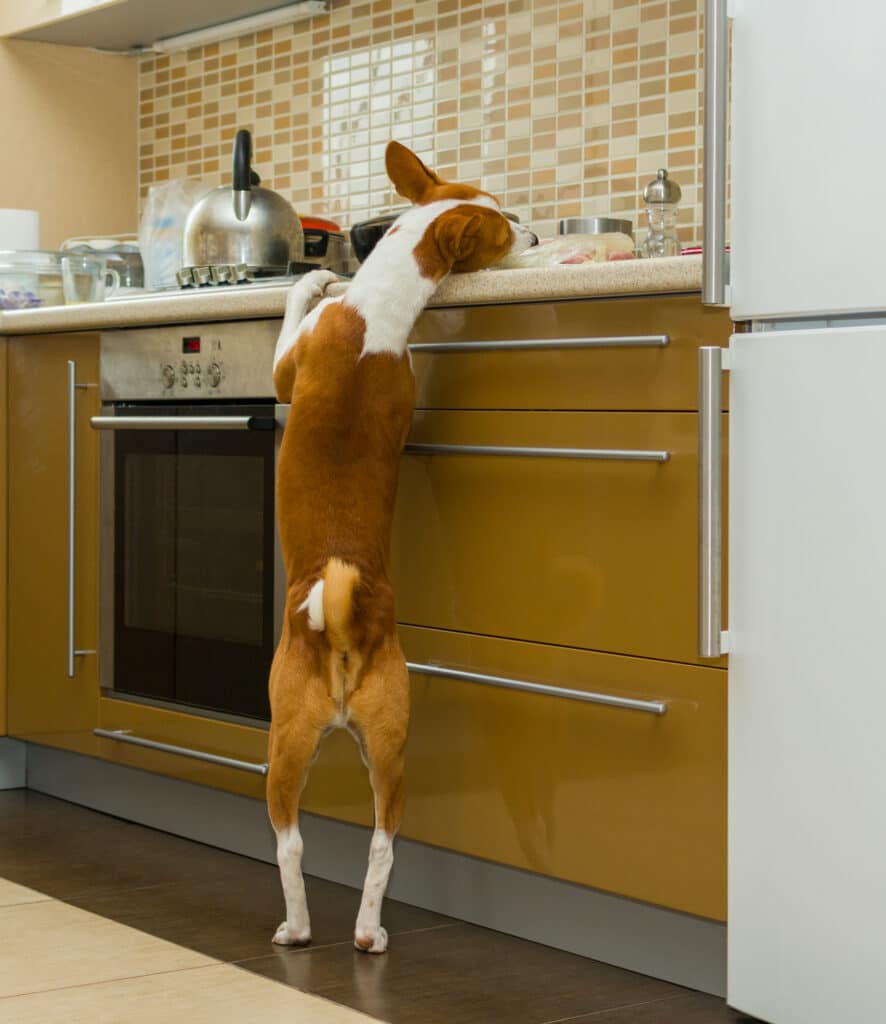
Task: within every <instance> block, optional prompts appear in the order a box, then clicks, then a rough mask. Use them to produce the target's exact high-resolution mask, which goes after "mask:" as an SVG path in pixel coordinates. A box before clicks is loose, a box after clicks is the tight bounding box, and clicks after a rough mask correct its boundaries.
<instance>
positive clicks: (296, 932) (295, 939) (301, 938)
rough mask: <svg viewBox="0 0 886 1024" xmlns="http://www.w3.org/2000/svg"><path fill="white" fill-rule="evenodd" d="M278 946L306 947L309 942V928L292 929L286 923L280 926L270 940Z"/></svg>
mask: <svg viewBox="0 0 886 1024" xmlns="http://www.w3.org/2000/svg"><path fill="white" fill-rule="evenodd" d="M271 941H272V942H276V943H277V945H278V946H307V944H308V943H309V942H310V941H311V928H310V926H308V927H306V928H292V927H290V925H289V924H287V923H286V921H284V922H283V924H281V925H280V927H279V928H278V929H277V931H276V932H274V938H273V939H272V940H271Z"/></svg>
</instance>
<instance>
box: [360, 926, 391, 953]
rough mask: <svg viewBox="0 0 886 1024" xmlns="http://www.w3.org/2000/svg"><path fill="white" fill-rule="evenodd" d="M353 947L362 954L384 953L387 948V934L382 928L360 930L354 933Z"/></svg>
mask: <svg viewBox="0 0 886 1024" xmlns="http://www.w3.org/2000/svg"><path fill="white" fill-rule="evenodd" d="M354 945H355V946H356V947H357V949H359V950H360V951H361V952H362V953H384V951H385V950H386V949H387V948H388V933H387V932H386V931H385V930H384V928H382V926H381V925H379V926H378V928H360V927H359V926H358V927H357V930H356V932H354Z"/></svg>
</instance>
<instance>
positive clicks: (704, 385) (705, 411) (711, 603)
mask: <svg viewBox="0 0 886 1024" xmlns="http://www.w3.org/2000/svg"><path fill="white" fill-rule="evenodd" d="M722 387H723V350H722V349H721V348H717V347H703V348H700V349H699V350H698V653H699V656H700V657H702V658H719V657H720V655H721V654H725V653H726V652H727V648H728V644H727V643H726V642H725V637H724V634H723V632H722V630H723V606H722V602H723V480H722V475H723V473H722V466H723V428H722V422H721V421H722V413H723V410H722V403H721V401H720V395H721V393H722Z"/></svg>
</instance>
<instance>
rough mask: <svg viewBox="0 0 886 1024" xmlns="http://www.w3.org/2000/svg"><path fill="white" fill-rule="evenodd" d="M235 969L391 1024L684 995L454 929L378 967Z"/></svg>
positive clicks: (467, 928) (312, 963) (330, 954)
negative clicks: (282, 983) (314, 995)
mask: <svg viewBox="0 0 886 1024" xmlns="http://www.w3.org/2000/svg"><path fill="white" fill-rule="evenodd" d="M239 966H240V967H243V968H245V969H247V970H251V971H254V972H255V973H257V974H262V975H264V976H266V977H270V978H274V979H275V980H277V981H282V982H284V983H285V984H288V985H293V986H294V987H296V988H300V989H304V990H305V991H308V992H315V993H317V994H319V995H323V996H325V997H326V998H327V999H331V1000H332V1001H333V1002H336V1003H343V1004H345V1005H347V1006H351V1007H354V1008H355V1009H358V1010H362V1011H363V1012H364V1013H368V1014H370V1015H371V1016H374V1017H379V1018H381V1019H382V1020H385V1021H390V1022H391V1024H452V1022H453V1021H458V1022H459V1024H499V1022H501V1024H541V1022H543V1021H553V1020H562V1019H563V1018H564V1017H565V1018H569V1017H575V1016H577V1015H579V1014H588V1013H591V1012H593V1011H598V1010H604V1009H609V1008H612V1007H619V1006H625V1005H629V1004H636V1003H641V1002H644V1001H651V1000H661V999H666V998H667V997H671V996H677V995H682V994H683V993H685V991H686V990H685V989H681V988H678V987H677V986H675V985H669V984H668V983H666V982H662V981H657V980H655V979H654V978H647V977H644V976H643V975H640V974H633V973H632V972H630V971H624V970H620V969H619V968H617V967H611V966H609V965H607V964H601V963H598V962H596V961H593V960H586V959H584V958H583V957H579V956H572V955H571V954H569V953H563V952H560V951H559V950H554V949H549V948H547V947H546V946H539V945H537V944H536V943H533V942H525V941H523V940H522V939H517V938H513V937H511V936H508V935H501V934H499V933H498V932H492V931H488V930H486V929H485V928H476V927H474V926H472V925H464V924H460V925H457V926H456V927H452V928H440V929H433V930H428V931H424V932H412V933H410V934H406V935H401V936H394V937H392V939H391V945H390V950H389V952H388V954H387V955H385V956H381V957H376V956H368V955H366V954H364V953H358V952H356V951H355V950H352V949H348V948H345V947H335V948H331V949H306V950H302V951H300V952H294V953H292V954H291V955H289V956H286V957H265V958H261V959H259V960H252V961H246V962H244V963H241V964H239ZM726 1019H728V1018H726Z"/></svg>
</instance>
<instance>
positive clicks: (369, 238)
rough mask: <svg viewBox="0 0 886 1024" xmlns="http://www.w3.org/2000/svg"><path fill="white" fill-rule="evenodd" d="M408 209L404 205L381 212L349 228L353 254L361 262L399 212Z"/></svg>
mask: <svg viewBox="0 0 886 1024" xmlns="http://www.w3.org/2000/svg"><path fill="white" fill-rule="evenodd" d="M408 209H409V207H408V206H404V207H402V208H400V209H398V210H394V211H393V213H383V214H381V215H380V216H378V217H373V218H371V219H370V220H363V221H360V222H359V223H358V224H355V225H354V226H353V227H352V228H351V246H352V247H353V250H354V255H355V256H356V257H357V259H358V260H359V261H360V262H361V263H362V262H363V261H364V260H365V259H366V257H367V256H368V255H369V254H370V253H371V252H372V250H373V249H374V248H375V246H376V243H377V242H378V241H379V240H380V239H381V238H382V236H383V235H384V234H385V232H386V231H387V230H388V228H389V227H390V226H391V225H392V224H393V223H394V221H395V220H396V219H397V218H398V217H399V216H400V214H401V213H403V212H404V211H405V210H408Z"/></svg>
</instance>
